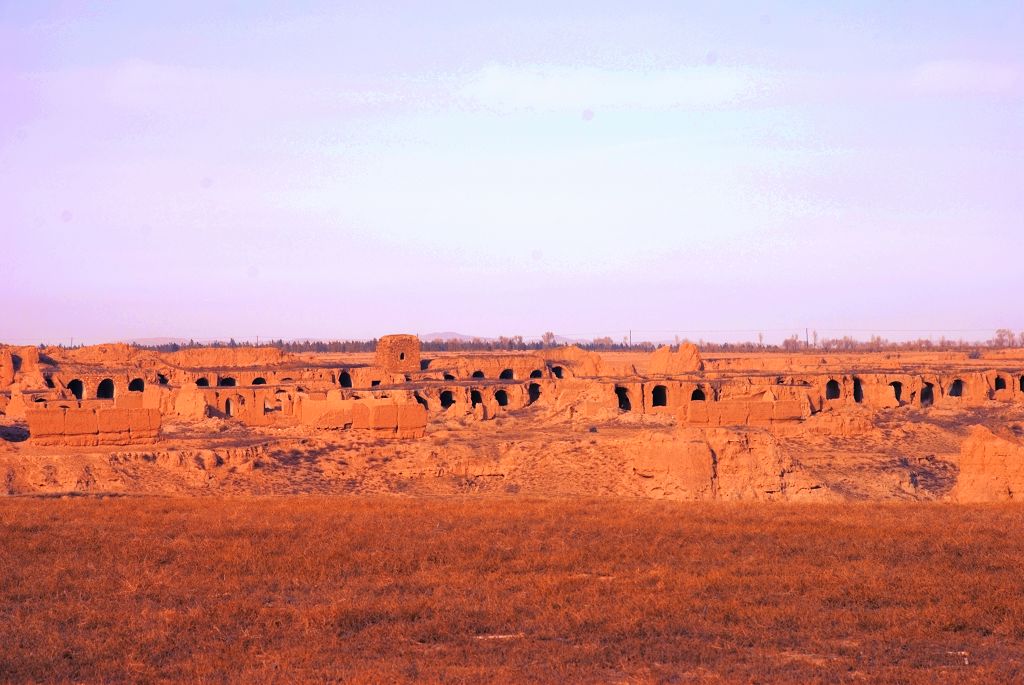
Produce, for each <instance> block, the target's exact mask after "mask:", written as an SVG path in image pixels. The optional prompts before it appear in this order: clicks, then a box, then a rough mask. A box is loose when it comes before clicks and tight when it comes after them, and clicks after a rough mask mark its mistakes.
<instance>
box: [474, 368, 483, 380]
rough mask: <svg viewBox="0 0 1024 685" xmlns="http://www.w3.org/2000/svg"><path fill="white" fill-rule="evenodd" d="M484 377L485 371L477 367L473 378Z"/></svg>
mask: <svg viewBox="0 0 1024 685" xmlns="http://www.w3.org/2000/svg"><path fill="white" fill-rule="evenodd" d="M483 377H484V372H483V371H480V370H479V369H477V370H476V371H474V372H473V378H483Z"/></svg>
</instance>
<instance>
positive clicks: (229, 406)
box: [224, 400, 235, 416]
mask: <svg viewBox="0 0 1024 685" xmlns="http://www.w3.org/2000/svg"><path fill="white" fill-rule="evenodd" d="M224 414H225V415H227V416H234V415H235V403H234V402H232V401H231V400H224Z"/></svg>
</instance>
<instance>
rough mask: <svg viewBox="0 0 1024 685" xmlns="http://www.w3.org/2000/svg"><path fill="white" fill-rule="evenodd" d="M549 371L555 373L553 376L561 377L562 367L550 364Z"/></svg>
mask: <svg viewBox="0 0 1024 685" xmlns="http://www.w3.org/2000/svg"><path fill="white" fill-rule="evenodd" d="M551 373H553V374H554V375H555V378H561V377H562V367H561V366H552V367H551Z"/></svg>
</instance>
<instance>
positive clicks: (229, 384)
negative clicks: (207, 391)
mask: <svg viewBox="0 0 1024 685" xmlns="http://www.w3.org/2000/svg"><path fill="white" fill-rule="evenodd" d="M217 385H219V386H220V387H222V388H233V387H235V379H234V378H232V377H231V376H227V377H225V378H221V379H219V380H218V381H217Z"/></svg>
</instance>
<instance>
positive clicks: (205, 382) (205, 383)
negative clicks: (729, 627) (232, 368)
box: [196, 378, 210, 388]
mask: <svg viewBox="0 0 1024 685" xmlns="http://www.w3.org/2000/svg"><path fill="white" fill-rule="evenodd" d="M196 385H198V386H199V387H200V388H208V387H210V380H209V379H208V378H197V379H196Z"/></svg>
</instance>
